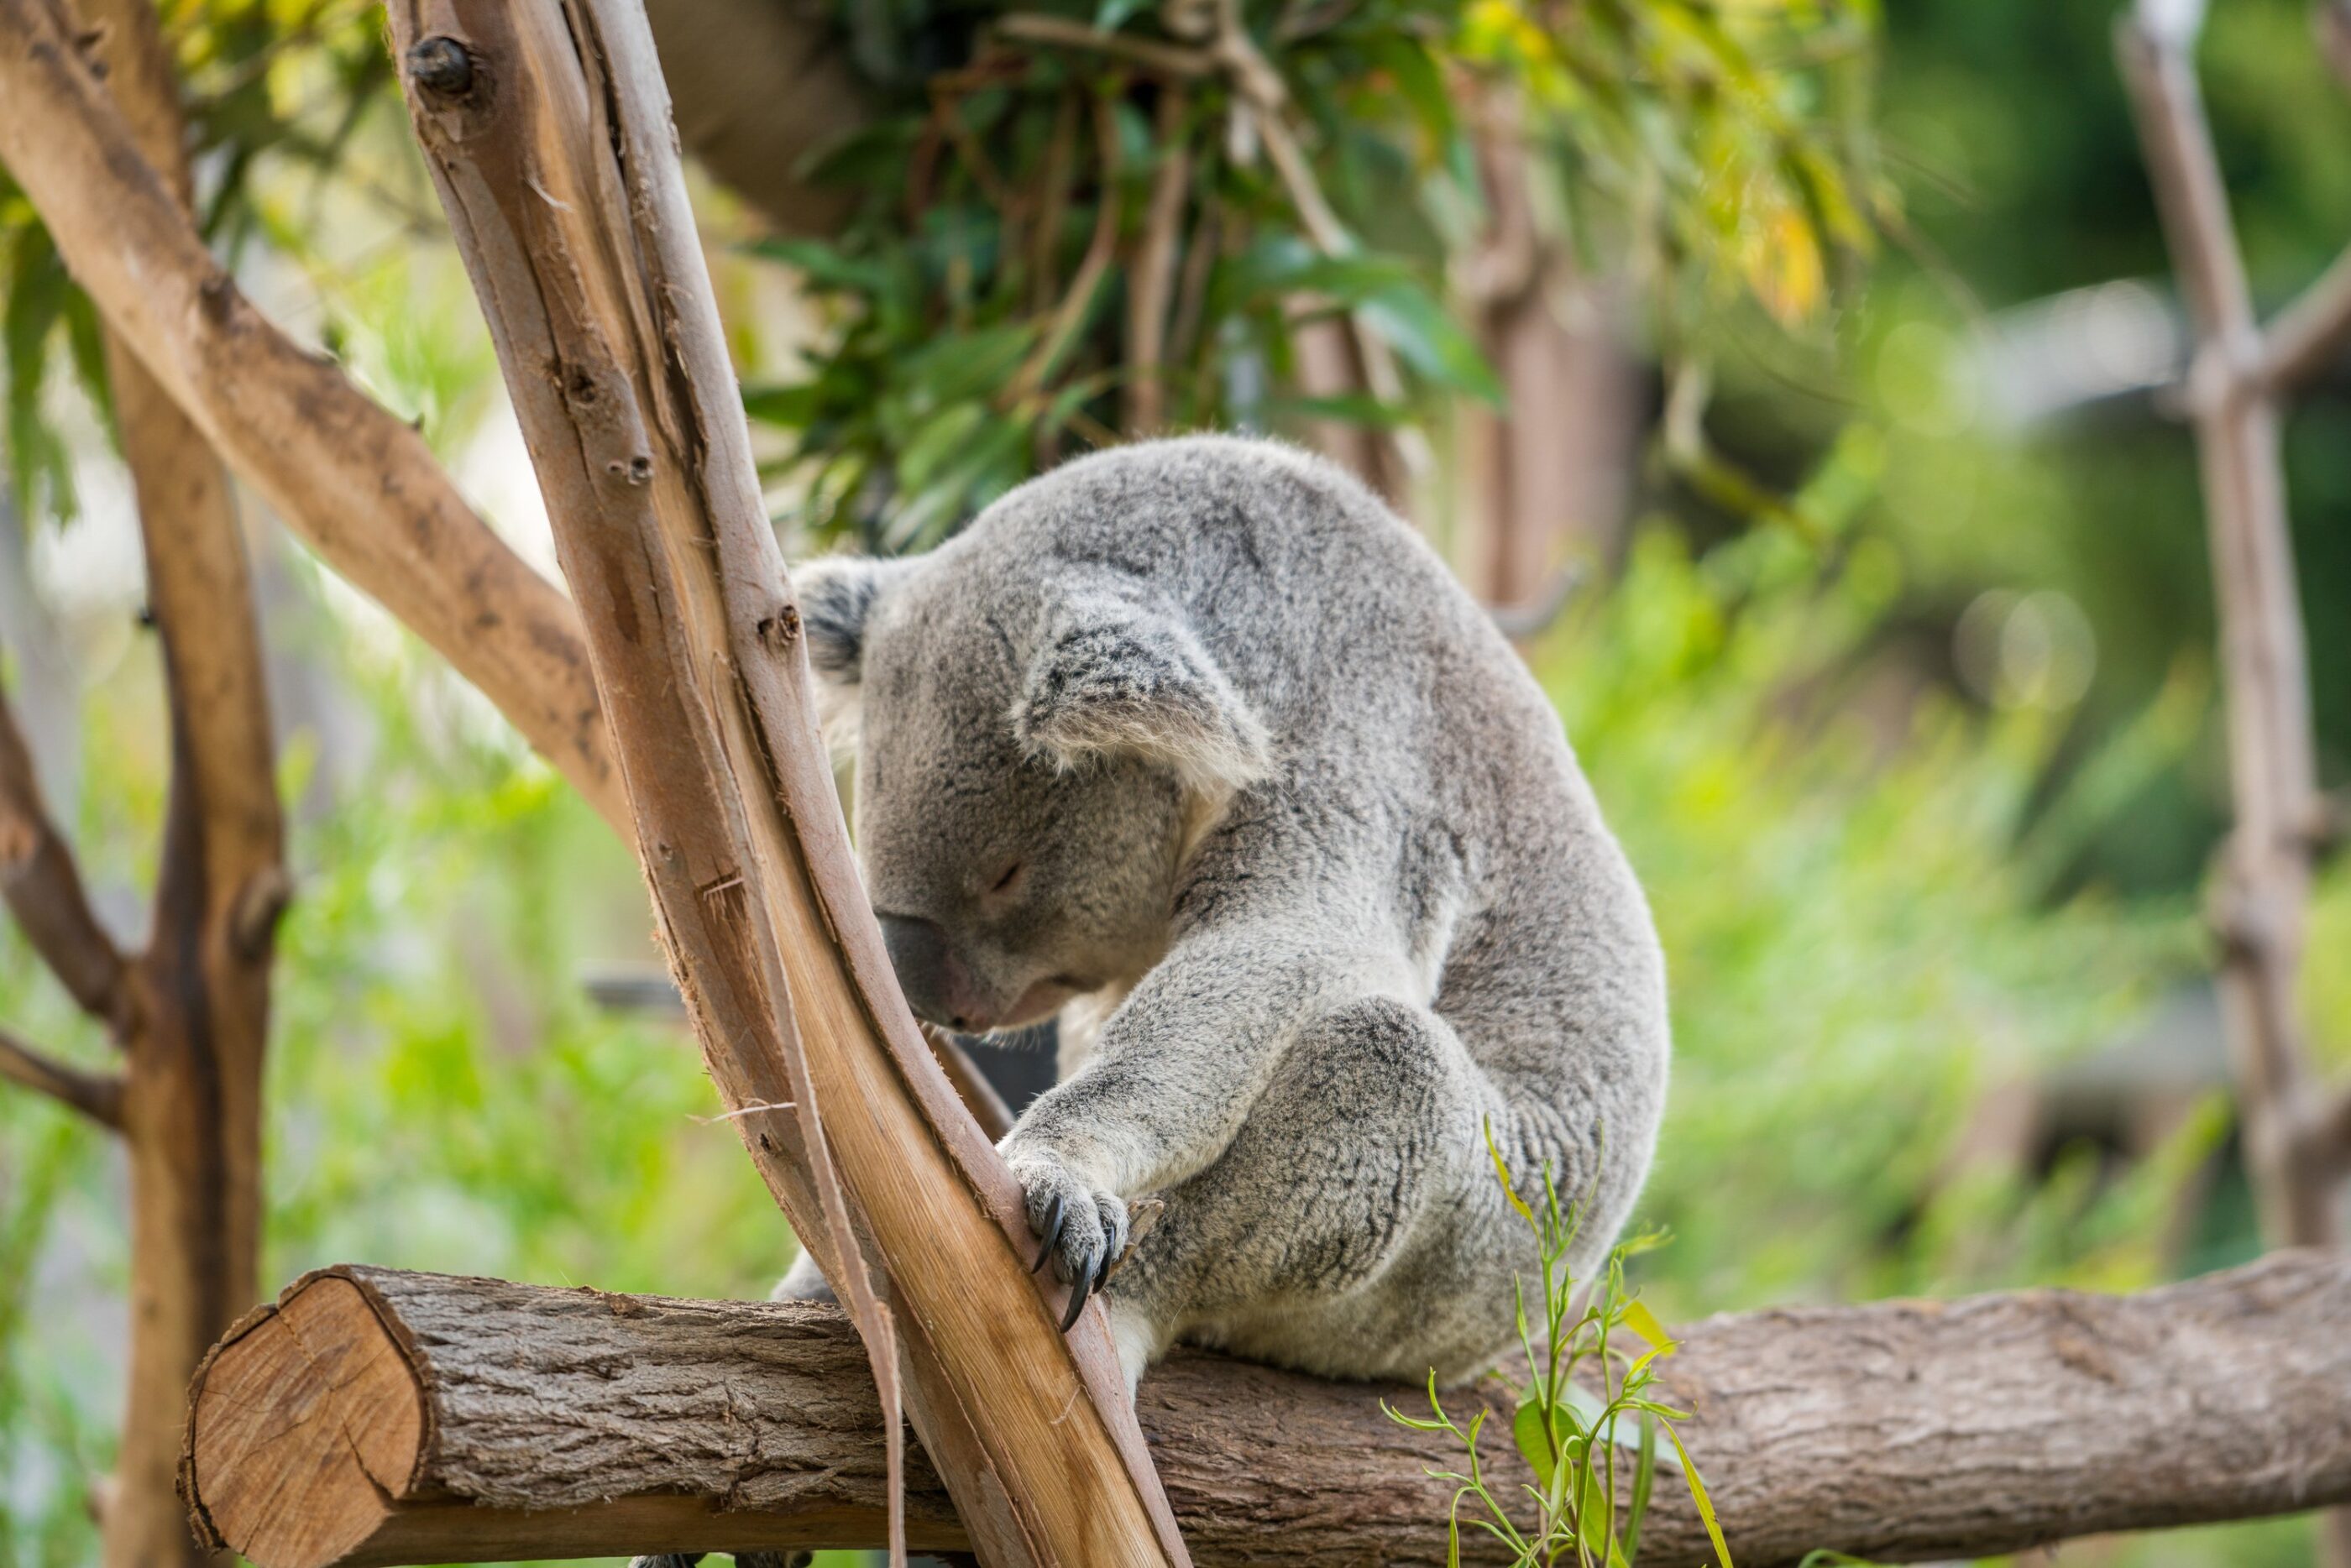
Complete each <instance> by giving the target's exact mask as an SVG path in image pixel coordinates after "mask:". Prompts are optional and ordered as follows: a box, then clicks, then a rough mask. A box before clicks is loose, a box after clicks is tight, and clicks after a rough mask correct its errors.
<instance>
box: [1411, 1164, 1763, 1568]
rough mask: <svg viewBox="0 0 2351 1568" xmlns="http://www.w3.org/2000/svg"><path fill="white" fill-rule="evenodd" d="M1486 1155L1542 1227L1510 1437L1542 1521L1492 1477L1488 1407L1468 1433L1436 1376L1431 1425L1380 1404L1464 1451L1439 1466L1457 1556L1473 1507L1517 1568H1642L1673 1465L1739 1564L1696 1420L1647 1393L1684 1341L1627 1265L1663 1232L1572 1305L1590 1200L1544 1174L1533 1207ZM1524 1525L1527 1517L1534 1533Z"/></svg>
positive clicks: (1475, 1523) (1522, 1326) (1725, 1564)
mask: <svg viewBox="0 0 2351 1568" xmlns="http://www.w3.org/2000/svg"><path fill="white" fill-rule="evenodd" d="M1486 1151H1487V1153H1488V1154H1489V1155H1490V1156H1491V1157H1492V1158H1493V1161H1494V1174H1495V1176H1496V1178H1497V1179H1499V1180H1500V1182H1501V1184H1502V1189H1503V1191H1504V1192H1506V1193H1508V1194H1509V1196H1510V1207H1511V1208H1513V1209H1515V1210H1517V1211H1518V1214H1519V1218H1520V1220H1524V1221H1525V1222H1526V1224H1527V1227H1528V1229H1530V1230H1531V1231H1533V1232H1534V1235H1535V1247H1536V1253H1537V1256H1538V1258H1539V1260H1540V1268H1541V1293H1540V1301H1539V1303H1538V1304H1537V1307H1536V1312H1535V1317H1537V1318H1540V1320H1541V1333H1540V1336H1538V1334H1537V1332H1536V1329H1535V1327H1534V1325H1533V1322H1532V1320H1531V1318H1530V1316H1529V1314H1528V1311H1527V1287H1528V1284H1529V1283H1530V1282H1529V1281H1528V1280H1527V1279H1526V1278H1525V1277H1524V1276H1523V1275H1522V1276H1520V1279H1519V1281H1518V1297H1519V1308H1518V1326H1519V1341H1520V1348H1521V1350H1522V1351H1523V1352H1524V1353H1525V1355H1526V1362H1527V1366H1528V1369H1529V1373H1530V1376H1529V1380H1528V1382H1527V1384H1526V1386H1524V1387H1522V1388H1521V1387H1517V1386H1512V1388H1511V1392H1512V1395H1513V1397H1515V1398H1516V1400H1517V1414H1516V1415H1515V1417H1513V1418H1512V1420H1511V1422H1510V1440H1511V1441H1512V1442H1513V1443H1514V1444H1515V1445H1516V1446H1517V1448H1518V1450H1519V1453H1520V1457H1521V1458H1523V1459H1525V1460H1526V1462H1527V1467H1528V1469H1531V1470H1532V1471H1533V1472H1534V1477H1535V1484H1534V1485H1532V1486H1522V1487H1521V1488H1520V1490H1521V1491H1523V1492H1524V1493H1525V1497H1526V1501H1527V1503H1528V1504H1531V1510H1532V1511H1531V1513H1530V1512H1529V1511H1528V1510H1527V1509H1526V1508H1515V1509H1514V1508H1513V1507H1511V1506H1510V1504H1506V1503H1505V1502H1504V1501H1503V1500H1502V1499H1501V1498H1499V1497H1498V1496H1496V1495H1495V1493H1494V1490H1493V1486H1492V1484H1491V1483H1490V1482H1489V1480H1487V1478H1486V1474H1485V1467H1484V1465H1483V1463H1482V1462H1481V1461H1480V1459H1479V1452H1478V1439H1479V1435H1480V1433H1481V1432H1482V1431H1483V1429H1484V1427H1485V1424H1486V1415H1487V1412H1486V1411H1485V1410H1484V1409H1483V1408H1480V1409H1479V1412H1478V1414H1477V1415H1476V1416H1475V1417H1472V1418H1471V1419H1470V1422H1469V1425H1468V1427H1467V1428H1464V1427H1462V1426H1461V1425H1460V1424H1459V1423H1458V1422H1457V1421H1455V1420H1454V1418H1453V1417H1451V1416H1450V1415H1449V1414H1447V1411H1446V1408H1445V1404H1444V1401H1443V1400H1442V1399H1440V1398H1439V1397H1438V1396H1437V1377H1436V1375H1435V1374H1434V1373H1432V1374H1430V1376H1429V1380H1428V1409H1429V1417H1430V1418H1428V1419H1426V1420H1424V1419H1421V1418H1419V1417H1412V1416H1406V1415H1404V1414H1403V1413H1402V1412H1400V1411H1397V1410H1395V1409H1393V1408H1391V1407H1389V1406H1388V1405H1387V1404H1386V1403H1385V1402H1384V1401H1383V1402H1382V1404H1381V1408H1382V1409H1383V1410H1385V1411H1386V1412H1387V1415H1388V1418H1389V1419H1391V1420H1393V1421H1395V1422H1397V1423H1398V1424H1400V1425H1402V1426H1405V1427H1409V1428H1412V1429H1413V1430H1415V1431H1419V1432H1443V1433H1445V1434H1446V1435H1447V1436H1448V1437H1450V1438H1453V1439H1454V1440H1455V1441H1456V1442H1458V1443H1459V1444H1460V1445H1461V1448H1462V1450H1463V1452H1464V1454H1465V1455H1466V1456H1467V1463H1468V1470H1467V1471H1466V1472H1465V1471H1455V1470H1432V1471H1430V1472H1429V1473H1430V1474H1432V1475H1434V1476H1437V1477H1438V1478H1439V1479H1440V1480H1449V1481H1452V1482H1453V1483H1454V1484H1455V1487H1456V1489H1457V1490H1455V1492H1454V1494H1453V1505H1452V1509H1451V1511H1450V1513H1449V1514H1448V1516H1447V1520H1446V1536H1447V1540H1446V1560H1447V1562H1448V1563H1459V1562H1460V1561H1461V1514H1462V1505H1463V1504H1464V1503H1471V1504H1474V1511H1473V1512H1472V1514H1471V1517H1470V1521H1469V1522H1470V1525H1471V1526H1472V1528H1474V1529H1479V1530H1483V1531H1485V1532H1487V1533H1488V1534H1489V1535H1491V1536H1493V1537H1494V1538H1495V1539H1496V1540H1498V1541H1499V1542H1502V1544H1503V1545H1504V1546H1506V1547H1508V1548H1509V1549H1510V1552H1512V1553H1513V1554H1514V1555H1513V1562H1514V1563H1516V1564H1517V1568H1550V1565H1551V1564H1553V1563H1559V1562H1561V1561H1562V1560H1565V1561H1569V1562H1573V1563H1576V1564H1578V1565H1579V1568H1632V1564H1633V1563H1634V1562H1635V1560H1636V1558H1637V1556H1638V1553H1639V1552H1640V1542H1641V1522H1642V1520H1643V1518H1644V1517H1645V1516H1646V1513H1647V1511H1648V1506H1649V1498H1650V1493H1651V1489H1652V1488H1653V1486H1654V1485H1655V1483H1656V1472H1657V1467H1658V1465H1659V1463H1660V1462H1663V1463H1664V1464H1665V1465H1666V1466H1667V1468H1668V1469H1672V1470H1673V1471H1674V1472H1675V1474H1676V1475H1677V1477H1678V1478H1679V1480H1680V1483H1681V1484H1682V1485H1684V1486H1686V1487H1687V1488H1688V1489H1689V1494H1690V1501H1691V1502H1692V1503H1694V1504H1695V1505H1696V1506H1697V1508H1698V1518H1699V1520H1700V1521H1702V1522H1703V1523H1704V1524H1705V1525H1706V1532H1707V1537H1708V1540H1709V1541H1710V1542H1713V1545H1714V1552H1715V1561H1716V1563H1718V1564H1719V1568H1732V1565H1731V1559H1730V1548H1729V1546H1728V1545H1726V1544H1725V1543H1724V1542H1723V1539H1722V1527H1721V1526H1720V1524H1719V1523H1718V1522H1717V1521H1716V1520H1715V1516H1714V1504H1713V1501H1711V1500H1710V1499H1709V1498H1708V1495H1707V1490H1706V1482H1705V1481H1704V1480H1702V1479H1701V1478H1700V1477H1699V1475H1698V1467H1697V1466H1695V1465H1693V1464H1692V1463H1690V1459H1689V1453H1688V1451H1687V1449H1684V1448H1683V1447H1682V1440H1681V1437H1680V1434H1678V1433H1677V1432H1676V1431H1675V1430H1674V1422H1675V1420H1676V1419H1677V1418H1678V1419H1687V1413H1686V1412H1683V1411H1679V1410H1676V1409H1673V1408H1672V1407H1668V1406H1667V1405H1666V1404H1664V1403H1662V1402H1661V1401H1659V1400H1656V1399H1654V1398H1651V1397H1649V1395H1648V1390H1649V1387H1650V1385H1651V1384H1652V1383H1653V1382H1654V1381H1655V1379H1656V1367H1657V1365H1658V1364H1659V1363H1660V1362H1662V1361H1664V1360H1666V1359H1667V1357H1669V1356H1671V1355H1673V1354H1674V1352H1675V1351H1676V1350H1677V1349H1678V1348H1679V1346H1678V1345H1677V1343H1676V1342H1675V1341H1674V1339H1673V1338H1672V1337H1671V1336H1670V1335H1669V1334H1667V1333H1666V1331H1665V1329H1664V1327H1663V1326H1662V1325H1660V1324H1658V1322H1657V1320H1656V1315H1655V1314H1652V1313H1651V1312H1650V1311H1649V1309H1648V1308H1647V1307H1646V1306H1644V1305H1643V1304H1642V1303H1641V1302H1640V1300H1639V1299H1638V1298H1637V1297H1635V1295H1634V1294H1633V1293H1632V1292H1631V1291H1630V1290H1629V1289H1628V1288H1627V1287H1626V1285H1625V1259H1626V1258H1628V1257H1631V1256H1633V1255H1635V1254H1636V1253H1640V1252H1645V1251H1650V1250H1651V1249H1653V1248H1655V1247H1656V1246H1657V1245H1658V1244H1659V1243H1660V1242H1661V1241H1663V1239H1664V1238H1663V1237H1662V1235H1659V1234H1656V1233H1652V1234H1650V1235H1646V1236H1641V1237H1636V1238H1635V1239H1634V1240H1632V1241H1626V1242H1624V1243H1622V1244H1620V1245H1618V1246H1617V1247H1615V1248H1614V1249H1613V1250H1612V1251H1610V1253H1609V1256H1608V1262H1607V1265H1606V1268H1605V1269H1604V1272H1603V1273H1602V1276H1601V1278H1600V1279H1599V1280H1597V1281H1596V1282H1592V1284H1593V1287H1594V1288H1593V1289H1592V1291H1591V1293H1590V1294H1589V1297H1588V1299H1587V1300H1586V1302H1585V1303H1584V1305H1583V1307H1582V1309H1581V1310H1579V1309H1578V1308H1577V1306H1576V1304H1575V1298H1576V1294H1577V1291H1578V1288H1579V1286H1580V1285H1582V1284H1583V1283H1584V1282H1581V1281H1578V1280H1576V1279H1575V1278H1574V1277H1573V1275H1572V1274H1571V1273H1570V1272H1569V1270H1568V1268H1567V1255H1568V1253H1569V1251H1571V1250H1573V1247H1574V1245H1575V1238H1576V1234H1577V1232H1578V1231H1579V1230H1581V1228H1582V1223H1583V1210H1584V1208H1585V1206H1586V1204H1587V1203H1588V1202H1589V1201H1590V1199H1589V1195H1588V1194H1587V1195H1584V1196H1583V1197H1579V1198H1577V1199H1573V1200H1571V1201H1569V1202H1567V1203H1565V1204H1562V1202H1561V1200H1560V1196H1559V1189H1557V1188H1556V1187H1555V1186H1553V1185H1552V1177H1551V1169H1550V1168H1549V1167H1548V1166H1546V1167H1545V1168H1543V1172H1542V1191H1541V1194H1540V1196H1539V1197H1538V1199H1536V1202H1535V1203H1530V1202H1529V1201H1528V1199H1527V1198H1526V1197H1524V1196H1522V1195H1521V1194H1520V1191H1519V1189H1518V1188H1517V1187H1516V1185H1514V1184H1513V1182H1512V1181H1511V1179H1510V1168H1509V1167H1508V1166H1507V1165H1505V1164H1504V1163H1503V1162H1502V1156H1501V1152H1500V1150H1499V1149H1497V1148H1496V1147H1494V1139H1493V1133H1492V1130H1491V1129H1490V1128H1489V1129H1488V1132H1487V1135H1486ZM1537 1204H1539V1205H1540V1207H1537ZM1538 1346H1540V1349H1538ZM1579 1367H1583V1368H1584V1369H1585V1370H1584V1381H1583V1382H1578V1381H1576V1371H1577V1368H1579ZM1593 1381H1596V1382H1598V1384H1599V1385H1600V1388H1599V1392H1597V1393H1594V1392H1593V1390H1592V1388H1591V1387H1590V1386H1588V1385H1589V1384H1590V1383H1591V1382H1593ZM1505 1382H1506V1383H1507V1379H1505ZM1660 1433H1662V1434H1663V1435H1664V1437H1665V1439H1666V1441H1667V1442H1668V1443H1670V1444H1672V1445H1673V1448H1672V1451H1671V1453H1669V1454H1667V1453H1664V1452H1662V1451H1661V1450H1660V1449H1659V1448H1658V1446H1657V1438H1658V1435H1659V1434H1660ZM1636 1434H1637V1435H1636ZM1620 1480H1621V1481H1622V1486H1621V1488H1620V1485H1619V1482H1620ZM1620 1502H1621V1503H1623V1504H1624V1507H1623V1509H1622V1511H1621V1513H1620V1511H1619V1508H1618V1504H1619V1503H1620ZM1514 1515H1515V1517H1514ZM1521 1519H1524V1520H1526V1521H1528V1522H1527V1523H1526V1524H1525V1526H1524V1527H1523V1528H1522V1527H1521V1526H1520V1522H1519V1521H1520V1520H1521Z"/></svg>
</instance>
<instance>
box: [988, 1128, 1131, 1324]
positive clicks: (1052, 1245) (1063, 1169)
mask: <svg viewBox="0 0 2351 1568" xmlns="http://www.w3.org/2000/svg"><path fill="white" fill-rule="evenodd" d="M1024 1154H1025V1158H1024V1157H1023V1156H1024ZM1011 1163H1012V1168H1013V1174H1014V1175H1015V1176H1017V1177H1018V1178H1019V1180H1020V1185H1021V1187H1022V1189H1024V1191H1025V1193H1026V1195H1027V1198H1028V1210H1029V1229H1030V1230H1031V1231H1035V1232H1036V1234H1037V1236H1038V1239H1039V1245H1038V1249H1037V1262H1036V1264H1035V1266H1034V1267H1033V1268H1031V1269H1030V1270H1029V1272H1031V1273H1040V1272H1043V1270H1044V1267H1045V1265H1046V1264H1047V1263H1048V1262H1050V1263H1052V1264H1053V1266H1054V1267H1053V1273H1054V1276H1055V1277H1056V1278H1058V1279H1061V1280H1064V1281H1066V1282H1068V1283H1069V1286H1070V1299H1069V1304H1068V1305H1067V1307H1066V1308H1065V1309H1064V1310H1063V1313H1062V1317H1061V1332H1062V1333H1064V1334H1067V1333H1068V1332H1069V1331H1070V1330H1071V1329H1072V1328H1074V1327H1076V1326H1077V1322H1078V1318H1079V1316H1080V1315H1081V1314H1083V1313H1084V1311H1085V1310H1086V1299H1087V1298H1088V1297H1089V1296H1092V1295H1096V1294H1099V1293H1101V1291H1102V1286H1103V1285H1104V1284H1106V1283H1107V1282H1109V1280H1110V1275H1111V1271H1112V1269H1113V1266H1114V1265H1115V1264H1116V1263H1117V1262H1118V1260H1119V1259H1120V1258H1121V1257H1122V1256H1123V1254H1124V1253H1125V1251H1126V1247H1127V1237H1128V1235H1129V1228H1128V1223H1127V1207H1126V1204H1125V1203H1124V1202H1123V1201H1122V1200H1121V1199H1120V1198H1119V1196H1118V1195H1117V1194H1116V1193H1114V1192H1109V1191H1105V1190H1102V1189H1097V1188H1096V1187H1095V1186H1094V1185H1093V1184H1092V1182H1090V1181H1088V1180H1087V1179H1085V1178H1083V1177H1082V1176H1081V1175H1080V1174H1079V1173H1078V1172H1077V1171H1075V1170H1073V1169H1071V1168H1070V1167H1069V1166H1067V1165H1065V1164H1063V1163H1062V1162H1061V1159H1060V1158H1058V1157H1057V1156H1055V1155H1052V1154H1050V1153H1044V1152H1040V1151H1022V1152H1021V1153H1015V1154H1013V1155H1012V1157H1011Z"/></svg>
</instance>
